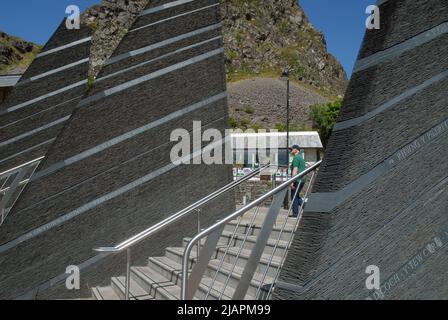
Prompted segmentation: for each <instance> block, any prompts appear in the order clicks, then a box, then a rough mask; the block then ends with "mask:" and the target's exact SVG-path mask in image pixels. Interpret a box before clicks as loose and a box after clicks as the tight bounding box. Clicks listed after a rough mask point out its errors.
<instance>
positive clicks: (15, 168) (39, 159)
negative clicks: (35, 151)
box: [0, 157, 45, 178]
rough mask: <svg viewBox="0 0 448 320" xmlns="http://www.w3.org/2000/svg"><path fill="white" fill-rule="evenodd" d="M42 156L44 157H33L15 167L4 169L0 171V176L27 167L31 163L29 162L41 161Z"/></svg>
mask: <svg viewBox="0 0 448 320" xmlns="http://www.w3.org/2000/svg"><path fill="white" fill-rule="evenodd" d="M43 158H45V157H40V158H36V159H34V160H31V161H28V162H25V163H24V164H21V165H20V166H17V167H14V168H11V169H8V170H6V171H4V172H0V178H1V177H3V176H6V175H9V174H11V173H14V172H16V171H19V170H21V169H22V168H25V167H28V166H29V165H31V164H33V163H35V162H39V161H41V160H42V159H43Z"/></svg>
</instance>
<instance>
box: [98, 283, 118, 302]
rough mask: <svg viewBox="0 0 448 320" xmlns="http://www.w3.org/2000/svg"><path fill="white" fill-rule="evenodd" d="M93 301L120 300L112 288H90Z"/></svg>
mask: <svg viewBox="0 0 448 320" xmlns="http://www.w3.org/2000/svg"><path fill="white" fill-rule="evenodd" d="M92 295H93V299H95V300H120V297H119V296H118V295H117V293H116V292H115V290H114V289H112V287H110V286H109V287H93V288H92Z"/></svg>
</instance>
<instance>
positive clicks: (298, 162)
mask: <svg viewBox="0 0 448 320" xmlns="http://www.w3.org/2000/svg"><path fill="white" fill-rule="evenodd" d="M291 155H292V156H293V159H292V163H291V175H292V176H293V177H295V176H296V175H298V174H300V173H301V172H303V171H305V169H306V164H305V160H304V159H303V157H302V156H301V154H300V147H299V146H298V145H296V144H295V145H293V146H292V147H291ZM305 182H306V177H302V178H300V179H298V180H296V181H295V182H294V183H292V184H291V198H292V199H294V201H293V203H292V216H290V217H294V218H297V217H298V216H299V208H301V207H302V204H303V199H302V198H301V197H300V192H301V191H302V189H303V186H304V185H305ZM296 194H297V195H296Z"/></svg>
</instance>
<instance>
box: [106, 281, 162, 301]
mask: <svg viewBox="0 0 448 320" xmlns="http://www.w3.org/2000/svg"><path fill="white" fill-rule="evenodd" d="M125 281H126V278H125V277H113V278H112V279H111V287H112V289H113V290H114V291H115V293H116V294H117V295H118V297H119V298H120V300H124V299H125V296H126V293H125V292H126V290H125ZM129 299H130V300H154V298H153V297H152V296H151V295H150V294H149V291H146V290H145V289H144V288H142V287H141V286H140V285H139V284H138V282H136V281H135V280H134V279H133V278H132V277H131V280H130V287H129Z"/></svg>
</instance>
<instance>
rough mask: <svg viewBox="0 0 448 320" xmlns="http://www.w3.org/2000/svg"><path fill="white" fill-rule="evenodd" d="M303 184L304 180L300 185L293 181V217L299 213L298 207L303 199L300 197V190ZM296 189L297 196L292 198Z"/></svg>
mask: <svg viewBox="0 0 448 320" xmlns="http://www.w3.org/2000/svg"><path fill="white" fill-rule="evenodd" d="M304 185H305V182H303V181H302V182H301V183H300V185H299V184H298V183H297V182H295V183H294V189H291V199H294V201H293V203H292V215H293V216H294V217H297V216H298V215H299V209H300V207H301V206H302V204H303V199H302V198H301V197H300V192H301V191H302V189H303V186H304ZM297 188H298V189H299V191H297ZM296 191H297V196H296V197H295V198H294V196H295V194H296Z"/></svg>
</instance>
